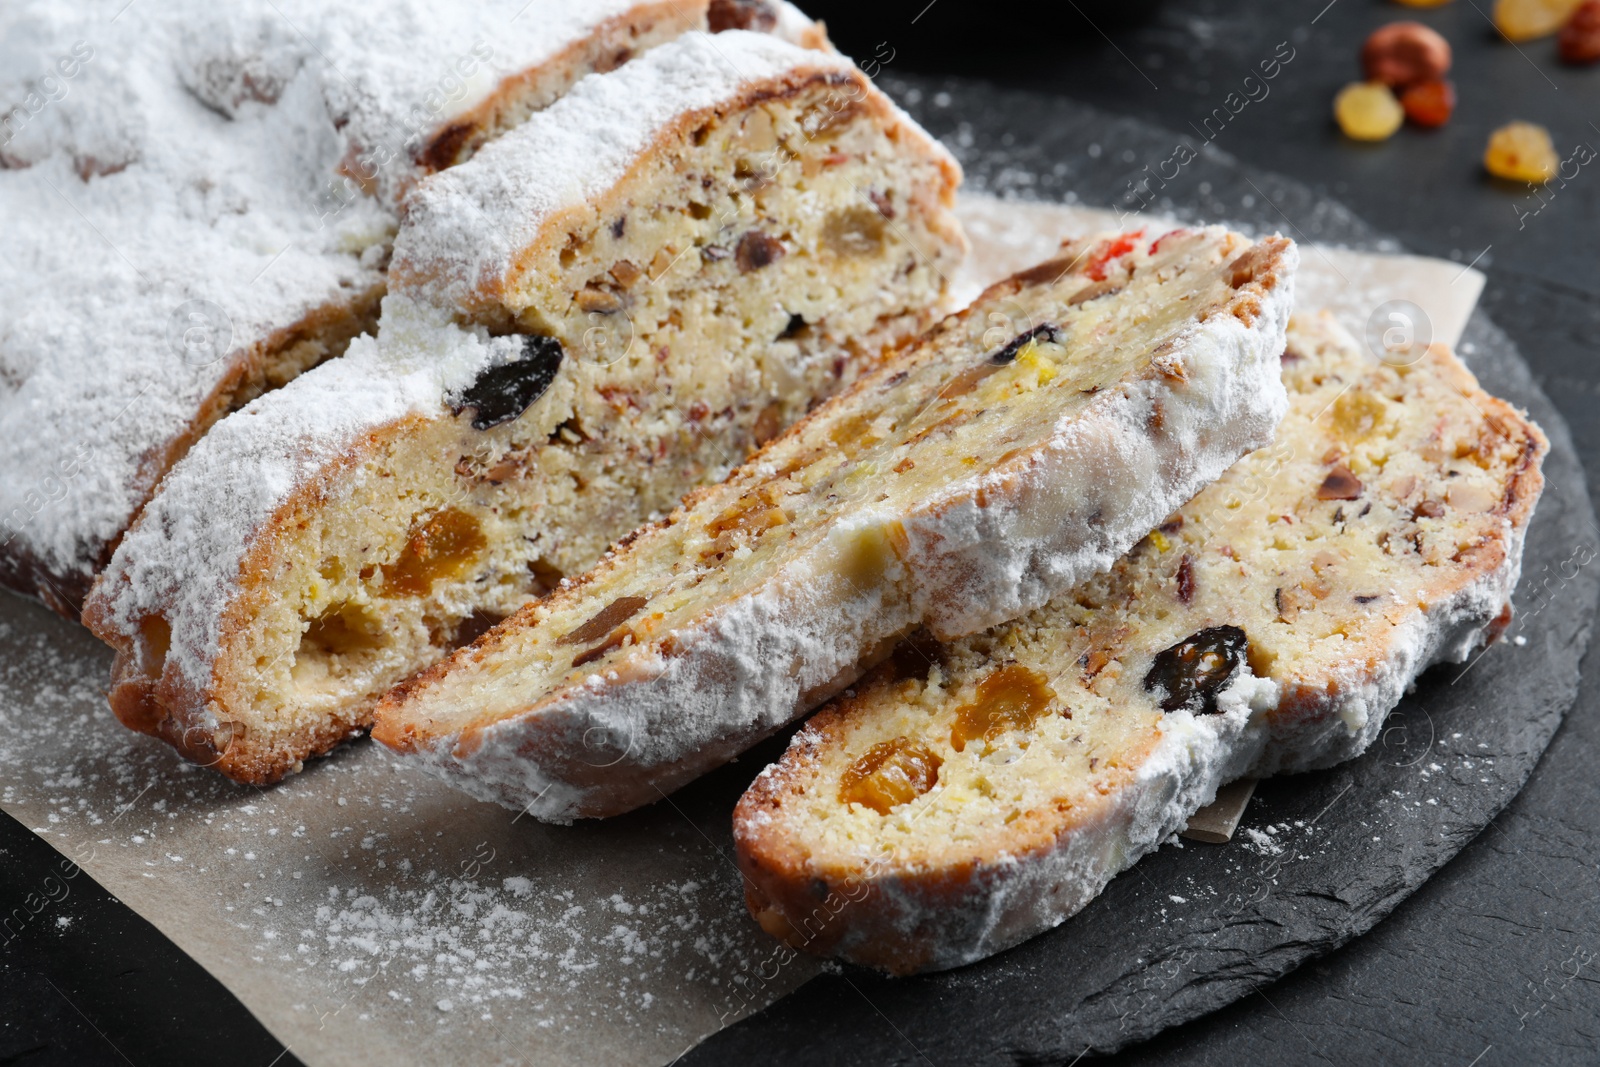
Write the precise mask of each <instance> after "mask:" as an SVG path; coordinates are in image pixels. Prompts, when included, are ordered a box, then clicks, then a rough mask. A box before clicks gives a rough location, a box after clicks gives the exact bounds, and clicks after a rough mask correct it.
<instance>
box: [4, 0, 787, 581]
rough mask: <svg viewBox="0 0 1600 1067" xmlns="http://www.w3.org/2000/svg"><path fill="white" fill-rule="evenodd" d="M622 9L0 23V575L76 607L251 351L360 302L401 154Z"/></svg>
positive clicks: (140, 9) (145, 8) (296, 9)
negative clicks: (14, 570) (18, 565)
mask: <svg viewBox="0 0 1600 1067" xmlns="http://www.w3.org/2000/svg"><path fill="white" fill-rule="evenodd" d="M636 6H637V3H636V0H534V3H532V4H528V3H525V2H524V0H493V2H488V3H481V4H436V3H429V2H427V0H374V2H370V3H364V4H358V5H330V4H325V3H316V2H312V0H241V2H238V3H229V4H224V5H218V4H203V3H199V2H197V0H182V2H178V3H167V4H155V5H152V4H138V5H126V4H123V3H121V2H111V0H105V2H101V3H92V4H80V5H72V6H70V9H69V6H67V5H60V4H56V3H51V2H49V0H17V2H15V3H10V4H7V5H5V8H4V11H3V12H0V107H3V108H5V109H6V110H5V112H4V119H3V124H0V141H3V143H0V209H3V213H4V217H5V219H6V225H5V227H4V228H3V229H0V471H3V472H4V473H3V474H0V523H3V524H4V533H3V534H0V536H3V537H4V538H5V544H4V546H3V547H0V552H3V553H4V554H5V555H6V556H9V557H13V558H31V559H33V560H34V561H36V562H37V563H38V564H39V565H40V566H41V567H43V568H44V569H45V570H46V571H47V572H48V574H49V575H54V576H56V578H57V579H58V580H60V581H63V582H64V583H65V585H66V586H68V587H74V586H81V585H83V584H85V583H86V582H87V580H88V579H89V577H90V576H92V574H93V571H94V569H95V568H96V567H98V566H99V564H100V562H101V561H102V557H103V555H104V552H105V550H106V548H107V546H108V545H109V544H110V543H112V542H113V540H114V539H115V538H116V537H117V536H118V535H119V534H120V533H121V532H122V531H123V530H124V529H125V528H126V526H127V524H128V523H129V521H130V520H131V518H132V516H133V515H134V513H135V512H136V510H137V509H138V508H139V507H140V506H141V504H142V503H143V501H144V499H145V497H146V495H147V494H148V493H149V491H150V490H151V488H152V487H153V485H154V483H155V481H156V480H157V479H158V478H159V477H160V475H161V473H162V471H163V469H164V467H165V464H166V460H165V458H164V454H165V451H166V450H167V449H168V448H169V447H171V446H172V444H173V442H175V441H177V440H179V439H181V437H182V436H183V435H184V434H185V433H186V432H188V431H189V430H190V429H191V427H193V425H194V423H195V420H196V419H197V417H198V415H199V413H200V411H201V408H202V405H203V404H204V403H205V402H206V401H207V400H208V399H209V398H211V397H212V396H213V394H214V393H216V392H217V391H218V390H219V389H225V388H226V387H227V383H228V382H229V380H230V377H231V376H232V375H234V374H236V373H237V372H238V371H239V370H240V369H241V368H242V367H243V366H245V365H246V364H247V363H248V362H249V359H250V358H251V352H252V350H253V349H255V348H257V347H258V346H261V345H264V344H266V343H267V342H269V340H271V339H272V338H273V337H274V335H275V334H278V333H280V332H281V331H284V330H286V329H288V328H290V327H293V326H294V325H295V324H297V323H300V322H301V321H302V320H304V319H305V318H306V316H307V315H309V314H311V313H312V312H315V311H317V310H319V309H325V308H343V307H346V306H348V305H349V304H350V303H351V302H352V301H354V300H356V299H357V298H359V297H360V296H362V295H363V294H368V293H372V292H375V291H376V290H377V289H378V288H379V287H381V285H382V284H383V281H384V269H385V267H386V259H387V256H388V251H389V241H390V239H391V238H392V236H393V233H394V229H395V227H396V217H395V204H396V199H395V198H396V197H397V196H398V195H399V193H400V191H401V190H402V189H403V188H404V187H405V186H406V185H407V184H408V182H409V181H410V180H411V179H413V178H414V177H415V176H416V165H415V162H414V160H413V155H412V153H413V151H414V150H415V149H416V148H417V147H418V146H419V145H420V144H422V143H423V142H424V141H426V139H427V138H429V137H431V136H432V135H433V134H435V133H436V132H437V131H438V129H439V127H440V126H441V125H442V124H445V123H448V122H449V120H450V119H451V118H453V117H455V116H457V115H459V114H461V113H463V112H464V111H466V110H468V109H470V108H472V107H474V106H476V105H478V104H480V103H482V102H483V100H484V98H485V97H486V96H488V95H489V94H491V93H492V92H493V91H494V90H495V89H496V87H497V86H500V85H501V84H503V83H504V82H505V81H506V79H508V78H511V77H514V76H515V75H517V74H519V73H520V72H523V71H526V70H527V69H529V68H530V67H534V66H537V65H538V64H540V63H542V62H545V61H547V60H549V59H550V58H551V57H553V56H556V55H558V54H559V53H560V52H561V50H562V49H563V48H564V47H566V46H567V45H569V44H571V43H572V42H573V41H574V40H577V39H579V38H581V37H582V36H583V35H584V34H587V33H589V32H591V31H594V30H595V29H596V27H600V26H601V25H602V24H604V23H605V22H606V21H607V20H608V19H613V18H615V17H617V16H618V15H620V14H623V13H625V12H627V11H629V10H630V9H633V8H634V7H636ZM682 12H685V13H687V14H682V17H684V18H687V19H690V21H693V19H695V18H698V19H699V20H700V24H703V21H704V4H703V3H702V4H698V5H697V4H694V3H686V4H684V5H682ZM680 14H681V13H680ZM674 17H679V16H677V15H675V16H674ZM795 18H799V19H801V20H803V16H798V15H797V14H795V15H792V16H788V17H786V19H785V20H784V22H783V25H784V26H791V24H792V23H794V20H795ZM781 28H782V27H780V29H781ZM791 29H792V27H791ZM341 165H344V166H345V169H346V170H347V171H351V173H353V174H354V175H355V176H356V177H357V178H360V179H361V181H362V182H363V183H365V184H366V185H367V187H368V189H369V190H370V191H371V192H373V193H375V194H377V195H375V196H374V195H367V194H366V193H364V192H363V190H362V187H361V185H360V184H358V183H357V181H355V180H353V179H352V178H351V177H346V176H343V175H341V173H340V167H341ZM191 302H194V303H191ZM41 580H42V581H46V582H48V581H50V580H51V579H50V578H49V577H48V576H47V577H44V578H42V579H41ZM46 592H47V593H48V589H47V590H46ZM59 596H60V599H61V600H62V601H63V602H70V601H71V596H70V588H64V589H62V590H61V592H60V595H59Z"/></svg>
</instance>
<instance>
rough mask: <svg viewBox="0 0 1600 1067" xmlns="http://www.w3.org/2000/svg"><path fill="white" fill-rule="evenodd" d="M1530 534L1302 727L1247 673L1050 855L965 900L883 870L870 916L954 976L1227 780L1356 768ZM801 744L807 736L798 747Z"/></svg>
mask: <svg viewBox="0 0 1600 1067" xmlns="http://www.w3.org/2000/svg"><path fill="white" fill-rule="evenodd" d="M1525 531H1526V527H1525V526H1521V527H1518V528H1516V530H1515V532H1514V533H1513V534H1512V536H1511V538H1510V548H1509V550H1508V552H1507V555H1506V558H1505V560H1504V562H1503V563H1502V564H1501V565H1500V566H1499V567H1498V568H1496V569H1495V570H1493V571H1491V572H1489V573H1486V574H1484V575H1482V576H1481V577H1479V578H1477V579H1475V580H1474V581H1472V582H1471V583H1469V584H1467V585H1466V586H1464V587H1463V588H1462V589H1460V590H1459V591H1457V592H1456V593H1454V594H1452V595H1451V596H1449V597H1447V598H1446V599H1445V600H1443V601H1441V602H1439V603H1436V604H1431V605H1429V606H1427V607H1426V608H1425V609H1418V610H1414V611H1412V612H1410V613H1409V614H1408V615H1407V616H1406V618H1405V619H1404V620H1403V621H1402V622H1401V623H1400V624H1399V625H1397V626H1396V627H1395V631H1394V638H1393V640H1392V642H1391V643H1390V644H1389V646H1388V647H1387V650H1386V655H1385V656H1384V658H1383V659H1382V660H1381V661H1379V662H1377V663H1374V664H1350V665H1349V666H1348V667H1347V668H1346V669H1344V670H1342V671H1340V672H1338V684H1337V689H1336V691H1334V692H1331V693H1328V694H1326V695H1325V697H1324V699H1323V700H1322V701H1320V702H1319V704H1318V706H1317V707H1316V708H1314V709H1307V710H1306V711H1305V713H1304V717H1303V718H1301V719H1299V720H1298V721H1297V722H1295V723H1293V724H1290V723H1286V722H1285V721H1284V719H1283V717H1281V716H1279V715H1277V714H1275V712H1276V710H1277V708H1278V704H1279V699H1280V696H1281V693H1282V690H1281V687H1280V686H1279V684H1278V683H1277V682H1274V681H1273V680H1271V679H1266V678H1257V677H1255V676H1254V675H1252V674H1250V672H1249V670H1248V668H1245V669H1244V670H1243V671H1241V673H1240V675H1239V676H1238V677H1237V678H1236V679H1235V681H1234V682H1233V683H1232V684H1231V685H1230V686H1229V688H1228V689H1227V690H1226V691H1225V692H1224V693H1222V694H1220V695H1219V697H1218V708H1219V710H1220V711H1221V712H1222V714H1218V715H1202V716H1195V715H1192V714H1190V713H1189V712H1187V711H1179V712H1175V713H1171V714H1169V715H1167V716H1166V717H1165V718H1164V719H1163V720H1162V722H1161V723H1160V726H1159V730H1160V733H1161V739H1160V741H1159V742H1158V743H1157V745H1156V747H1155V749H1154V750H1153V751H1152V752H1151V753H1150V755H1149V756H1148V757H1147V758H1146V759H1145V760H1144V762H1143V763H1142V764H1141V765H1140V767H1139V769H1138V774H1137V777H1136V779H1135V780H1134V782H1133V783H1132V784H1131V785H1129V786H1127V787H1125V788H1123V789H1122V790H1120V791H1119V792H1118V793H1117V794H1116V795H1115V797H1114V798H1112V800H1111V802H1110V803H1108V804H1106V805H1104V806H1103V807H1102V808H1101V809H1100V810H1098V811H1097V812H1096V813H1095V815H1094V816H1093V817H1091V818H1087V819H1085V820H1084V821H1083V822H1082V823H1081V824H1080V825H1078V826H1076V827H1075V828H1074V829H1073V831H1072V832H1071V833H1068V834H1063V835H1061V836H1060V837H1058V838H1057V839H1056V840H1055V842H1054V843H1053V845H1052V846H1051V847H1050V848H1049V849H1048V850H1045V851H1041V852H1031V853H1029V854H1027V855H1026V856H1016V855H1011V854H1001V855H999V856H996V857H995V858H994V859H993V860H991V861H988V862H985V863H982V864H979V865H977V866H976V867H975V868H974V870H973V871H972V873H971V875H970V877H969V880H968V882H967V885H966V886H964V887H963V890H962V892H960V893H959V894H942V895H939V896H938V898H937V900H936V901H931V900H930V897H929V894H928V893H927V892H926V886H925V885H924V884H923V883H922V882H921V881H920V880H919V878H918V876H917V874H916V873H915V872H893V871H890V872H887V873H886V874H885V875H884V876H882V877H880V878H876V879H873V881H872V889H873V891H874V892H875V893H876V892H882V893H883V894H884V898H883V901H882V902H881V903H880V904H875V905H874V907H873V913H874V915H875V916H877V917H879V918H887V917H891V916H892V919H890V920H889V924H890V926H891V927H892V928H893V929H894V930H896V931H898V937H899V939H900V940H901V941H904V942H908V943H909V942H912V941H914V942H915V943H916V944H918V945H919V946H921V947H922V948H924V949H925V950H927V952H928V955H927V957H926V958H925V959H923V960H922V961H920V962H919V966H918V968H917V969H918V970H929V971H934V970H945V969H948V968H951V967H960V966H963V965H965V964H968V963H972V962H975V961H977V960H980V959H983V958H985V957H987V956H992V955H993V954H995V953H996V952H1000V951H1002V950H1003V949H1007V948H1010V947H1011V946H1013V945H1017V944H1020V943H1022V942H1023V941H1026V940H1027V939H1029V938H1031V937H1034V936H1036V935H1038V934H1040V933H1042V932H1044V931H1045V930H1049V929H1051V928H1053V927H1056V926H1059V925H1060V924H1061V923H1062V922H1064V921H1065V920H1066V919H1067V918H1069V917H1070V916H1072V915H1074V914H1076V913H1077V912H1078V911H1080V910H1081V909H1082V908H1083V907H1084V905H1086V904H1088V903H1089V901H1091V900H1093V899H1094V898H1095V897H1096V896H1098V895H1099V894H1100V892H1101V890H1103V889H1104V888H1105V887H1106V884H1107V883H1108V882H1110V881H1111V879H1112V878H1114V877H1115V876H1116V875H1118V874H1120V873H1121V872H1122V871H1125V870H1127V869H1128V868H1129V867H1132V866H1133V865H1134V864H1135V863H1136V862H1138V861H1139V859H1141V858H1142V857H1144V856H1146V855H1148V854H1149V853H1151V852H1154V851H1155V850H1156V849H1157V848H1159V847H1160V846H1161V844H1162V843H1163V842H1165V841H1167V840H1168V839H1170V838H1171V837H1172V835H1173V834H1175V833H1177V832H1178V831H1180V830H1182V829H1183V828H1184V826H1185V825H1187V823H1188V821H1189V817H1190V816H1191V815H1193V814H1194V813H1195V812H1196V811H1197V810H1199V809H1200V808H1202V807H1204V806H1205V805H1207V804H1209V803H1211V801H1213V800H1214V799H1216V795H1217V790H1218V789H1220V788H1221V787H1222V786H1224V785H1226V784H1227V783H1229V782H1232V781H1234V780H1236V779H1238V778H1243V777H1252V778H1259V777H1265V776H1266V775H1269V774H1282V773H1288V772H1291V771H1302V770H1312V769H1315V768H1319V767H1331V766H1333V765H1334V764H1336V763H1341V762H1343V761H1345V760H1348V759H1353V758H1355V757H1356V756H1358V755H1360V754H1361V753H1362V752H1364V751H1366V749H1367V747H1368V746H1369V745H1371V744H1372V742H1373V741H1374V740H1376V738H1377V736H1378V734H1379V732H1380V730H1381V728H1382V725H1383V722H1384V719H1385V718H1386V717H1387V715H1388V713H1389V711H1390V709H1392V708H1393V707H1394V706H1395V705H1396V704H1398V703H1399V701H1400V697H1401V695H1402V694H1403V693H1404V692H1405V691H1406V690H1408V689H1410V688H1411V687H1412V686H1414V685H1415V683H1416V680H1417V678H1418V677H1419V676H1420V675H1421V674H1422V673H1423V672H1424V671H1426V670H1427V669H1428V668H1429V667H1431V666H1433V665H1435V664H1438V663H1461V662H1464V661H1465V660H1466V659H1467V658H1468V657H1469V656H1470V655H1471V654H1472V653H1473V652H1474V651H1475V650H1476V649H1478V648H1479V647H1481V646H1482V645H1483V643H1484V641H1485V638H1486V632H1487V630H1488V628H1489V626H1490V625H1491V623H1492V622H1493V620H1494V619H1495V617H1496V616H1497V615H1499V614H1500V612H1501V610H1502V608H1503V607H1504V606H1505V604H1506V603H1507V602H1508V601H1509V598H1510V596H1511V592H1512V590H1513V589H1514V588H1515V587H1516V584H1517V577H1518V575H1519V573H1520V571H1521V566H1522V541H1523V535H1524V533H1525ZM803 743H804V742H803V741H802V739H801V736H797V737H796V740H795V741H794V742H793V744H794V745H797V746H798V745H801V744H803ZM776 766H777V765H776V764H774V765H772V766H769V767H768V768H766V769H765V770H764V771H762V776H766V775H769V774H772V773H774V772H775V770H776ZM771 817H772V816H771V815H770V814H769V813H767V812H764V811H761V810H760V809H754V811H753V814H752V815H751V818H752V820H755V821H759V820H763V819H769V818H771ZM752 825H753V824H752ZM869 858H870V857H869ZM841 949H843V946H841ZM844 954H848V952H847V951H845V952H844Z"/></svg>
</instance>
